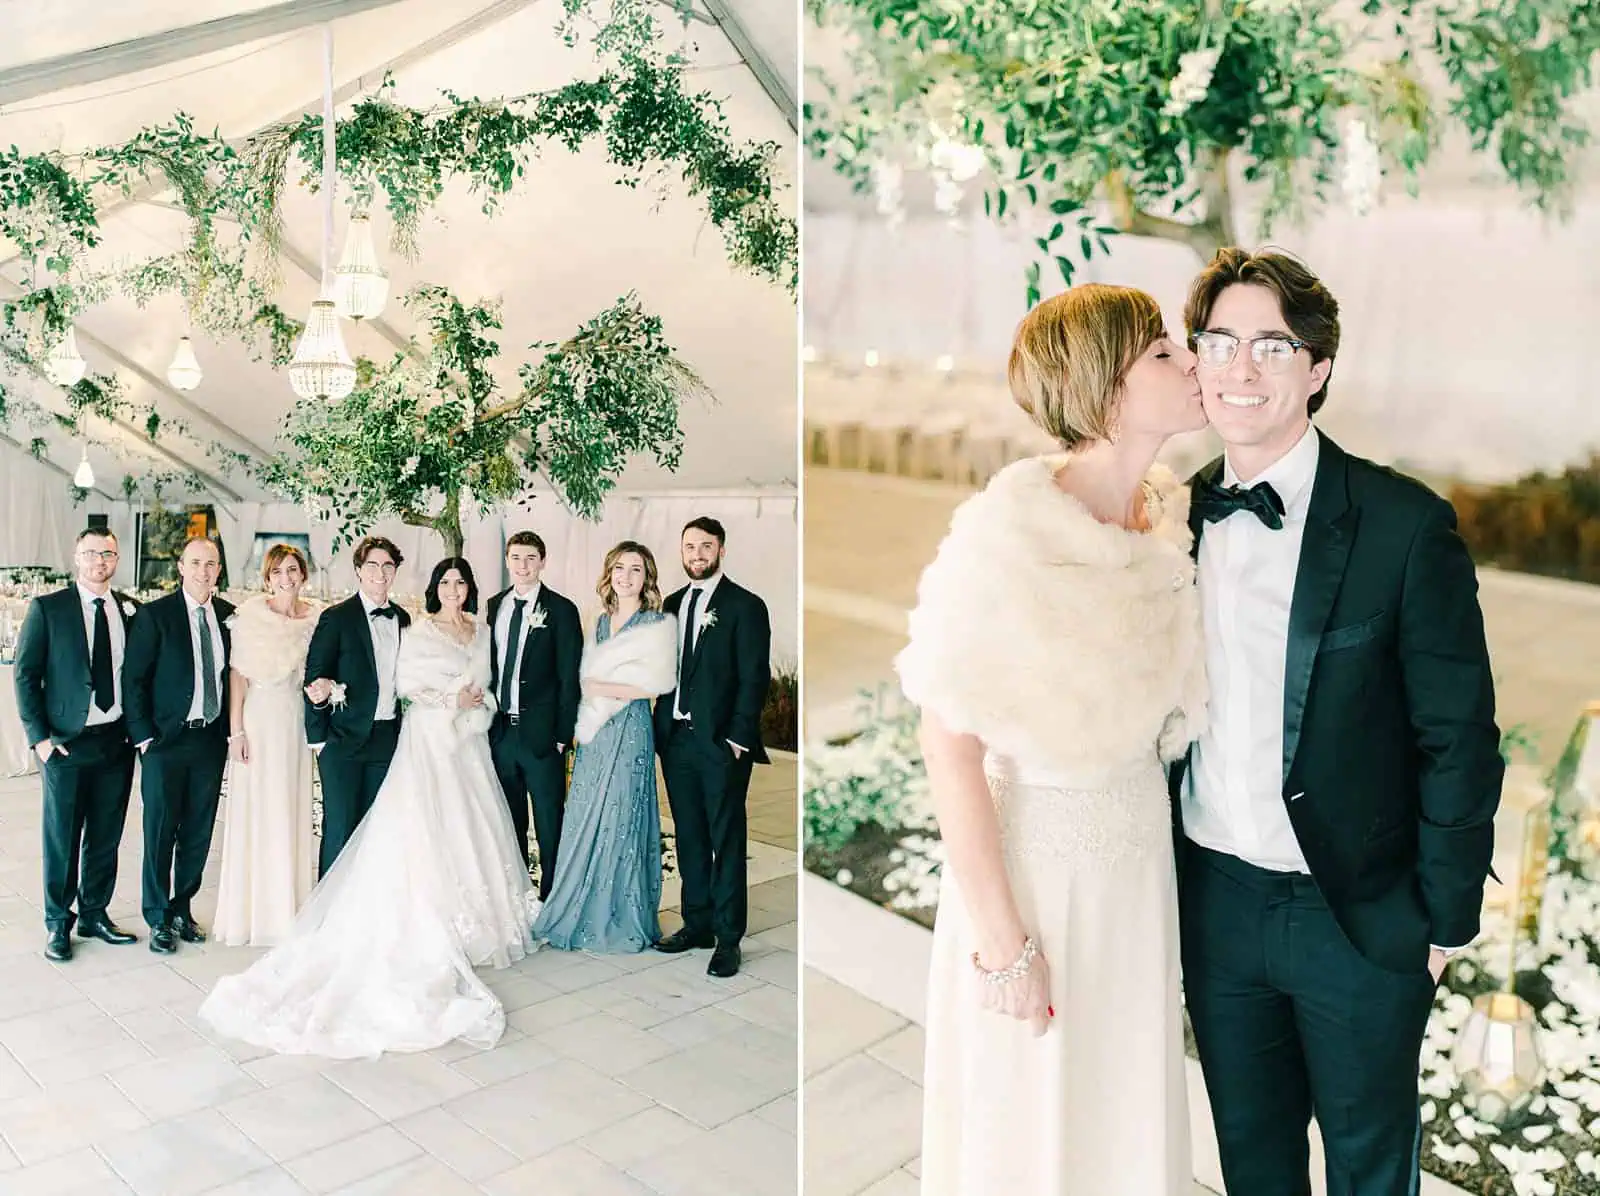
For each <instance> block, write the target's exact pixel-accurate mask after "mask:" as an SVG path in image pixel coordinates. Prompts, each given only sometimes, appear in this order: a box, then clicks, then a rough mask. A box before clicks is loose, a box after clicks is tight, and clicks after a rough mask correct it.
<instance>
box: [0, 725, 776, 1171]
mask: <svg viewBox="0 0 1600 1196" xmlns="http://www.w3.org/2000/svg"><path fill="white" fill-rule="evenodd" d="M39 800H40V796H39V780H38V778H37V777H20V778H12V779H9V780H5V781H0V972H3V975H4V981H3V983H0V1192H4V1193H6V1196H44V1194H46V1193H48V1194H49V1196H68V1194H70V1196H101V1194H106V1196H112V1194H115V1196H127V1194H129V1193H137V1194H138V1196H199V1194H201V1193H215V1194H218V1196H221V1194H224V1193H225V1194H227V1196H301V1194H304V1193H328V1192H339V1193H350V1194H356V1193H359V1194H361V1196H377V1194H379V1193H385V1194H387V1193H397V1194H398V1193H406V1194H415V1196H455V1194H457V1193H480V1192H489V1193H495V1194H497V1196H513V1194H515V1193H524V1192H527V1193H540V1194H541V1196H551V1194H556V1193H562V1194H565V1193H585V1194H589V1193H593V1194H596V1196H601V1194H603V1196H612V1194H616V1196H623V1194H627V1196H650V1194H652V1193H654V1194H657V1196H690V1194H694V1196H700V1194H706V1196H711V1194H717V1196H722V1194H725V1193H739V1194H741V1196H742V1194H746V1193H748V1194H750V1196H767V1194H771V1196H790V1194H792V1193H795V1192H796V1191H797V1190H798V1182H797V1177H796V1174H795V1172H796V1157H797V1141H796V1120H797V1117H796V1114H797V1094H796V1059H797V1056H798V1042H797V1003H798V997H797V991H798V981H799V975H798V957H797V952H798V936H797V922H796V913H797V904H798V901H797V889H796V876H795V858H794V842H795V838H794V836H795V829H794V827H795V763H794V760H793V758H792V757H791V758H785V759H782V760H780V761H778V762H777V763H776V764H775V765H774V766H773V767H772V768H766V769H758V770H757V771H756V777H755V781H754V782H753V784H752V792H751V804H750V808H751V811H752V820H751V839H752V843H751V854H752V857H753V858H752V864H751V869H752V873H751V880H752V887H751V892H750V919H751V925H750V930H751V937H750V938H748V939H746V941H745V966H744V969H743V971H742V972H741V973H740V974H739V975H738V976H737V977H735V978H733V979H732V980H728V981H718V980H713V979H711V978H710V977H708V976H706V974H705V966H706V960H707V953H706V952H704V951H697V952H692V953H690V954H689V955H687V956H676V957H669V956H664V955H661V954H659V953H656V952H647V953H644V954H642V955H637V956H621V957H619V956H604V957H602V956H587V955H581V954H579V955H568V954H562V953H557V952H550V951H542V952H539V953H537V954H535V955H533V956H531V957H529V958H528V959H525V960H523V961H522V962H520V963H519V964H517V965H516V966H514V967H512V968H509V969H507V970H505V971H503V972H485V973H482V975H484V977H485V979H486V980H487V982H488V983H489V984H490V986H491V987H492V988H493V989H494V991H495V992H496V994H497V995H498V996H499V997H500V999H501V1001H502V1002H503V1003H504V1005H505V1008H506V1010H507V1022H508V1027H507V1030H506V1034H505V1037H504V1038H503V1039H502V1040H501V1042H500V1044H499V1045H498V1046H497V1047H495V1048H494V1049H493V1050H490V1051H479V1050H477V1049H474V1048H471V1047H464V1046H460V1045H458V1044H457V1045H451V1046H448V1047H445V1048H442V1049H439V1050H435V1051H430V1052H427V1053H425V1054H416V1055H387V1056H384V1057H382V1058H381V1059H378V1060H375V1061H370V1062H369V1061H350V1062H339V1061H334V1060H327V1059H316V1058H309V1057H291V1056H277V1055H272V1054H268V1053H266V1052H264V1051H260V1050H257V1049H256V1048H253V1047H249V1046H245V1045H243V1044H240V1043H236V1042H231V1041H228V1040H224V1039H219V1038H217V1037H216V1036H214V1035H213V1034H211V1032H210V1031H209V1030H208V1029H206V1028H205V1027H204V1026H203V1025H202V1023H200V1021H199V1020H198V1015H197V1011H198V1008H199V1005H200V1002H201V1000H202V998H203V997H204V995H205V993H206V991H207V990H208V988H209V987H210V985H211V983H212V982H213V981H214V980H215V979H216V978H217V977H219V976H222V975H225V974H228V973H232V972H236V971H239V970H241V969H242V968H244V967H245V966H246V965H247V964H248V963H249V962H250V961H251V960H253V959H254V958H256V957H257V956H258V955H259V954H260V952H259V951H257V950H251V949H246V948H224V947H216V946H213V945H211V944H206V945H204V946H200V947H192V946H188V945H183V944H180V949H179V951H178V953H177V954H176V955H174V956H169V957H162V956H158V955H154V954H152V953H151V952H150V951H149V949H148V947H147V944H146V941H145V936H146V931H145V927H144V926H143V924H142V922H141V920H140V918H139V914H138V877H139V866H138V861H139V852H140V835H139V818H138V814H137V810H138V805H137V803H138V797H137V794H136V795H135V798H134V803H135V804H134V808H133V811H132V812H131V814H132V816H130V818H129V820H128V828H127V833H126V835H125V837H124V842H123V850H122V863H121V872H120V876H119V881H118V893H117V899H116V900H114V901H113V903H112V906H111V915H112V917H113V919H115V920H116V921H118V922H119V923H121V924H122V925H123V926H124V927H125V928H127V929H130V930H134V931H135V932H136V933H138V934H139V935H140V940H141V941H140V942H139V943H138V944H137V945H134V946H128V947H112V946H107V945H105V944H102V943H99V942H88V943H82V942H75V944H74V947H75V952H76V954H75V956H74V958H73V960H72V961H71V962H70V963H67V964H52V963H50V962H49V961H47V960H45V959H44V958H43V956H42V955H41V949H42V948H43V946H44V928H43V922H42V914H41V912H40V903H41V881H40V868H39V834H40V830H39V818H38V809H39ZM221 840H222V836H221V835H220V834H218V835H217V836H216V837H215V843H216V844H217V845H220V843H221ZM216 867H217V861H216V858H215V856H213V859H212V861H211V864H210V866H209V867H208V870H207V875H208V878H209V879H210V884H209V885H208V887H207V888H206V889H205V890H203V891H202V893H201V895H200V898H199V899H198V900H197V902H196V916H197V917H198V918H199V919H200V922H201V924H202V925H204V926H209V925H210V913H211V910H212V907H213V905H214V903H215V900H216V891H215V877H216ZM675 892H676V886H675V885H673V884H671V883H670V882H669V885H668V893H669V895H668V896H667V897H666V898H665V899H664V904H670V903H671V902H672V901H675V900H676V898H675V896H672V895H671V894H674V893H675ZM663 922H664V924H665V926H666V928H667V929H671V928H673V927H675V926H676V925H678V924H679V922H678V919H677V917H676V915H675V914H671V913H668V914H665V915H664V917H663Z"/></svg>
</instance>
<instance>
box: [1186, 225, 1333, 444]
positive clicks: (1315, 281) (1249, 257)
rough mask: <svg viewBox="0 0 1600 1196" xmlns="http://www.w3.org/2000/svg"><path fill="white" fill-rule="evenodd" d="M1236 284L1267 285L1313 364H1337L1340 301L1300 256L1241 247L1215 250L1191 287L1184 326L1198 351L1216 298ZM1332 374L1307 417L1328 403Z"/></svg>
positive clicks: (1317, 395) (1191, 345)
mask: <svg viewBox="0 0 1600 1196" xmlns="http://www.w3.org/2000/svg"><path fill="white" fill-rule="evenodd" d="M1232 286H1250V287H1264V288H1266V289H1267V290H1269V291H1271V292H1272V293H1273V295H1275V296H1276V297H1277V300H1278V307H1279V308H1280V309H1281V310H1282V311H1283V322H1284V323H1285V324H1287V325H1288V326H1289V331H1290V332H1292V333H1294V335H1295V337H1296V338H1297V339H1299V340H1303V341H1305V343H1306V349H1307V351H1308V352H1309V353H1310V354H1311V364H1312V365H1315V364H1316V363H1317V362H1319V361H1326V362H1329V363H1331V362H1332V361H1333V358H1334V355H1335V354H1337V353H1338V352H1339V301H1338V300H1337V299H1335V298H1334V297H1333V292H1332V291H1330V290H1328V288H1327V286H1326V285H1324V283H1323V281H1322V279H1320V278H1318V277H1317V276H1316V275H1315V274H1313V273H1312V272H1311V271H1310V269H1308V268H1307V267H1306V265H1305V264H1304V263H1303V262H1301V261H1300V260H1299V259H1298V258H1295V257H1292V256H1290V255H1289V254H1287V253H1283V252H1281V251H1279V250H1262V251H1261V252H1259V253H1251V252H1250V251H1249V250H1247V249H1240V248H1238V247H1237V246H1235V247H1232V248H1228V249H1219V250H1217V256H1216V257H1214V258H1212V259H1211V264H1210V265H1209V266H1207V267H1206V268H1205V269H1204V270H1202V271H1200V274H1199V276H1198V277H1197V278H1196V279H1195V280H1194V282H1192V283H1191V284H1190V285H1189V301H1188V302H1187V303H1185V304H1184V307H1183V323H1184V327H1185V328H1186V329H1187V330H1188V333H1189V346H1190V348H1193V347H1194V334H1195V333H1197V332H1203V331H1204V330H1205V329H1206V327H1207V325H1209V324H1210V322H1211V309H1212V308H1213V307H1214V306H1215V305H1216V302H1217V297H1218V296H1219V295H1221V294H1222V292H1223V291H1225V290H1227V289H1228V288H1229V287H1232ZM1328 370H1329V373H1328V377H1327V378H1325V379H1323V382H1322V386H1321V387H1320V388H1319V389H1318V391H1317V393H1316V394H1314V395H1312V396H1311V401H1310V402H1309V403H1307V404H1306V413H1307V414H1308V415H1315V414H1316V413H1317V411H1318V410H1319V409H1321V407H1322V404H1323V403H1325V402H1326V401H1327V398H1328V383H1329V382H1330V381H1332V379H1333V372H1332V371H1333V367H1332V365H1331V364H1330V365H1329V367H1328Z"/></svg>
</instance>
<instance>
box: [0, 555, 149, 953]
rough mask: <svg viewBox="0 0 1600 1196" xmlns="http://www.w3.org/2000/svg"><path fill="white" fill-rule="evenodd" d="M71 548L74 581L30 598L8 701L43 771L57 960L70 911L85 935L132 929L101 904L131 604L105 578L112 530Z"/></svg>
mask: <svg viewBox="0 0 1600 1196" xmlns="http://www.w3.org/2000/svg"><path fill="white" fill-rule="evenodd" d="M74 555H75V563H76V565H77V569H78V579H77V581H76V582H75V583H74V584H73V585H70V586H68V587H67V588H66V589H64V590H57V591H56V592H55V593H53V594H45V595H43V596H41V597H39V598H37V599H35V600H34V602H33V604H32V605H31V606H30V607H29V608H28V617H27V618H26V619H25V620H23V623H22V635H21V638H20V639H19V640H18V641H17V661H16V668H15V671H14V673H13V680H14V681H15V683H16V690H17V711H18V713H20V714H21V716H22V726H23V729H24V730H25V731H26V732H27V735H28V743H29V745H30V746H31V747H32V748H33V750H34V752H35V753H36V754H37V755H38V757H39V762H40V765H41V771H42V772H43V773H44V815H43V822H44V923H45V927H46V929H47V930H48V931H49V938H48V939H47V941H46V943H45V949H44V953H45V956H46V957H47V958H49V959H53V960H56V961H57V962H63V963H64V962H65V961H67V960H69V959H71V958H72V939H71V931H72V924H73V922H74V920H76V921H77V924H78V934H79V935H80V936H81V937H83V938H97V939H100V940H102V941H104V942H107V943H118V944H126V943H135V942H138V941H139V940H138V938H137V937H136V936H134V935H131V934H128V933H126V932H125V931H123V930H121V929H119V928H118V927H117V926H116V925H115V924H114V923H113V922H112V921H111V919H110V918H109V917H107V916H106V906H107V905H108V904H109V903H110V901H111V894H112V892H113V891H114V890H115V889H116V887H117V848H118V846H119V845H120V844H121V842H122V828H123V825H124V823H125V822H126V820H127V816H128V796H129V794H130V793H132V791H133V745H132V744H131V743H129V742H128V724H127V722H126V720H125V719H124V718H123V709H122V659H123V655H124V652H125V649H126V646H127V642H128V627H129V624H130V623H131V622H132V620H133V618H134V616H135V614H136V613H137V612H138V609H139V604H138V603H136V602H134V601H133V599H131V598H129V597H128V596H127V595H126V594H123V593H120V592H118V591H116V590H113V589H112V588H111V576H112V574H114V573H115V572H116V571H117V558H118V551H117V538H116V537H115V536H113V535H112V534H111V533H110V532H107V531H98V530H96V529H94V528H90V529H89V530H87V531H85V532H83V533H81V534H80V535H79V536H78V546H77V551H76V553H75V554H74ZM80 850H81V852H82V861H83V863H82V872H81V873H80V871H79V852H80ZM74 901H76V902H77V905H78V910H77V913H74V912H73V909H72V905H73V902H74Z"/></svg>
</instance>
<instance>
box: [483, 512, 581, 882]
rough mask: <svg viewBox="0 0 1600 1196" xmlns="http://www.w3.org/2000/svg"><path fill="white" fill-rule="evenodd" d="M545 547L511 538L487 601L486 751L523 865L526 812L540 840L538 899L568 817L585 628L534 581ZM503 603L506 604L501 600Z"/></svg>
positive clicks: (520, 535) (550, 876)
mask: <svg viewBox="0 0 1600 1196" xmlns="http://www.w3.org/2000/svg"><path fill="white" fill-rule="evenodd" d="M544 565H545V548H544V541H543V540H542V539H540V538H539V536H538V535H537V534H535V533H534V532H517V533H515V534H514V535H513V536H512V537H511V538H510V539H509V540H507V541H506V571H507V572H508V573H510V574H511V586H510V588H509V589H505V590H501V591H500V593H498V594H496V595H495V596H494V597H493V598H491V599H489V607H488V617H489V626H490V628H491V629H492V630H493V632H494V652H493V656H492V660H491V664H490V686H491V688H492V690H493V692H494V694H495V698H496V710H495V716H494V723H493V725H492V726H491V728H490V731H489V744H490V748H491V750H492V751H493V753H494V770H495V774H496V775H497V776H498V777H499V778H500V787H501V788H502V789H504V790H505V794H506V802H507V804H508V805H509V806H510V807H511V825H512V826H513V827H514V828H515V830H516V833H517V845H518V846H519V847H520V848H521V849H522V862H523V863H524V864H526V863H527V862H528V805H529V802H530V800H531V802H532V804H533V832H534V836H535V837H536V838H537V839H538V841H539V899H540V900H541V901H542V900H543V899H544V898H546V897H548V896H549V895H550V885H551V884H552V883H553V882H554V880H555V875H556V849H557V848H558V847H559V846H560V843H561V820H562V815H563V814H564V813H565V811H566V802H567V770H566V753H567V749H568V748H569V747H571V746H572V735H573V732H574V730H575V729H576V728H577V725H578V698H579V691H578V667H579V665H580V664H581V663H582V660H583V624H582V622H581V621H580V619H579V618H578V608H577V607H576V606H574V605H573V603H572V602H571V600H570V599H567V598H564V597H563V596H562V595H560V594H558V593H556V592H555V591H554V590H552V589H551V588H550V587H549V586H547V585H545V584H543V582H541V581H540V580H539V578H540V575H541V574H542V573H543V572H544ZM507 599H509V601H507Z"/></svg>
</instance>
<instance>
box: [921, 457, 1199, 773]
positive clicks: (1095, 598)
mask: <svg viewBox="0 0 1600 1196" xmlns="http://www.w3.org/2000/svg"><path fill="white" fill-rule="evenodd" d="M1064 461H1065V458H1062V457H1034V458H1029V459H1027V460H1024V461H1018V462H1015V463H1014V464H1012V465H1009V466H1007V467H1006V468H1005V469H1004V470H1002V471H1001V472H1000V473H998V474H996V475H995V476H994V478H993V479H992V480H991V481H990V482H989V485H988V486H987V487H986V488H985V489H984V490H983V491H982V492H981V493H979V494H976V495H974V496H973V497H971V498H970V499H968V500H967V501H966V502H964V503H962V504H961V506H960V507H959V508H958V509H957V510H956V513H955V515H954V517H953V518H952V520H951V523H950V530H949V533H948V534H947V535H946V536H945V539H944V541H943V543H942V544H941V545H940V547H939V551H938V555H937V556H936V557H935V559H934V561H933V563H932V564H931V565H929V566H928V568H927V569H926V570H925V571H924V573H923V575H922V580H921V582H920V584H919V586H918V590H917V605H916V608H915V609H914V610H913V611H912V612H911V618H910V632H911V642H910V643H909V645H908V646H907V647H906V648H905V650H904V651H902V652H901V653H900V655H899V656H898V657H897V658H896V661H895V665H896V668H897V670H898V671H899V674H900V680H901V686H902V688H903V690H904V691H905V694H906V696H907V697H908V698H909V699H910V700H911V701H912V702H913V703H915V704H916V705H918V706H922V707H925V708H927V709H930V710H932V711H933V712H935V713H936V714H938V715H939V717H940V718H941V720H942V721H944V722H945V723H946V724H947V725H948V726H950V727H951V728H952V729H953V730H957V731H964V732H967V733H970V734H972V735H975V736H977V737H978V738H979V739H981V740H982V741H983V743H984V745H985V746H986V747H987V748H988V749H989V751H990V752H991V753H994V754H996V755H999V756H1003V757H1006V758H1009V759H1011V760H1014V761H1017V762H1019V763H1022V764H1024V765H1026V766H1027V767H1028V768H1029V769H1032V770H1049V771H1050V772H1052V773H1057V774H1061V775H1066V776H1072V777H1079V776H1081V777H1085V778H1089V777H1102V776H1107V775H1114V774H1117V773H1120V772H1124V771H1127V770H1131V769H1133V768H1136V767H1138V766H1139V765H1140V764H1147V763H1148V762H1149V761H1150V760H1151V758H1152V756H1153V755H1154V754H1155V753H1156V752H1157V751H1158V750H1159V753H1160V756H1161V758H1162V759H1163V760H1173V759H1176V758H1177V757H1178V756H1180V755H1182V754H1183V751H1184V749H1185V747H1186V746H1187V744H1188V743H1189V741H1190V740H1192V739H1194V738H1195V737H1196V736H1197V735H1198V734H1199V733H1200V732H1201V730H1203V729H1204V725H1205V717H1206V713H1205V703H1206V688H1205V672H1204V670H1205V660H1204V654H1203V652H1202V650H1201V648H1202V645H1201V622H1200V604H1199V595H1198V593H1197V591H1196V589H1195V585H1194V576H1195V571H1194V562H1193V560H1192V559H1191V558H1190V556H1189V547H1190V543H1191V541H1192V536H1191V533H1190V531H1189V524H1188V516H1189V492H1188V490H1187V489H1186V488H1185V487H1184V486H1183V485H1182V484H1181V483H1180V482H1179V481H1178V480H1177V478H1176V477H1175V476H1174V475H1173V474H1172V472H1171V470H1169V469H1167V468H1166V467H1165V466H1160V465H1158V466H1156V467H1154V468H1153V469H1152V470H1151V472H1150V475H1149V477H1148V478H1147V480H1146V483H1145V497H1146V504H1147V509H1148V511H1149V515H1150V521H1151V526H1152V530H1151V531H1150V532H1149V533H1148V534H1137V533H1133V532H1128V531H1125V530H1124V529H1122V528H1118V527H1113V526H1110V525H1107V524H1103V523H1100V522H1098V521H1097V520H1095V519H1094V518H1093V516H1091V515H1090V514H1089V512H1088V510H1087V509H1086V508H1085V507H1084V506H1083V505H1082V504H1081V503H1079V502H1078V501H1077V500H1076V499H1075V498H1072V497H1071V496H1069V495H1067V494H1066V493H1064V492H1063V491H1062V490H1061V489H1060V488H1059V487H1058V486H1057V485H1056V484H1055V479H1054V474H1055V471H1056V470H1057V469H1059V467H1060V466H1061V465H1062V464H1063V463H1064Z"/></svg>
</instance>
